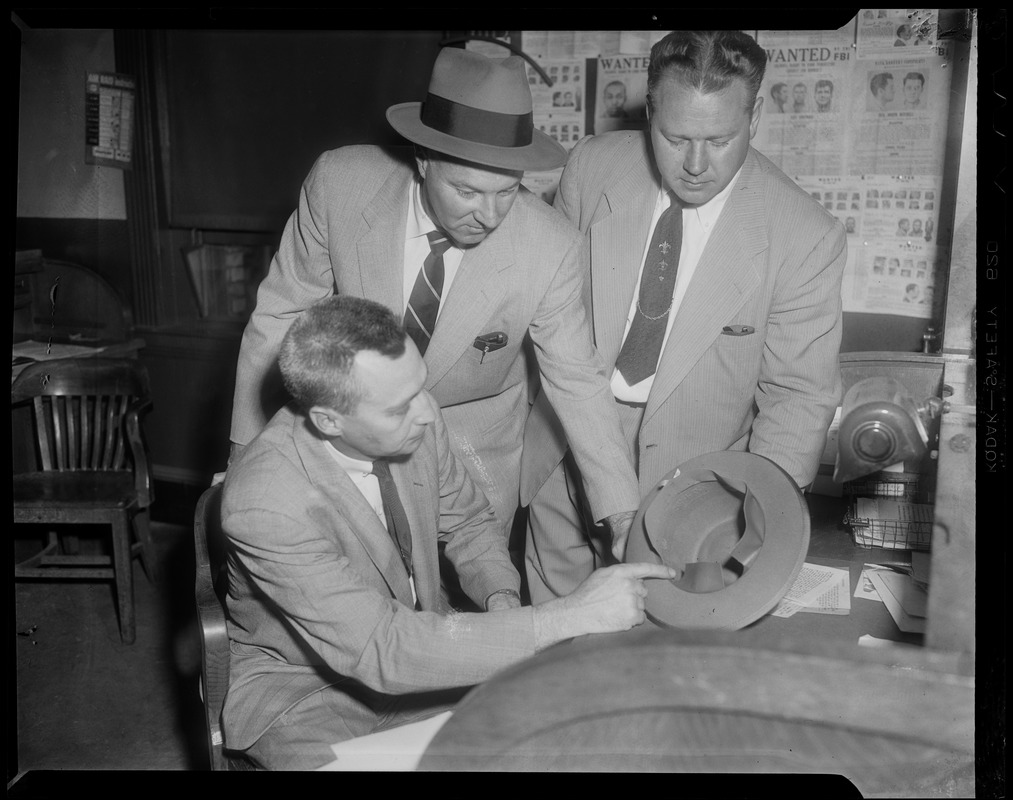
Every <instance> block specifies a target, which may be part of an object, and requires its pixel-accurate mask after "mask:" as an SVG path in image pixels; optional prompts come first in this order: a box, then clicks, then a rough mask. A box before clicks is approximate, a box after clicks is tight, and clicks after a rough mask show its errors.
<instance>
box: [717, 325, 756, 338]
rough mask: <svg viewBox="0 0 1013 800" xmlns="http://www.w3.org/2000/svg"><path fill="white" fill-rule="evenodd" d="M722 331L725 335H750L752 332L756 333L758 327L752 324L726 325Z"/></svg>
mask: <svg viewBox="0 0 1013 800" xmlns="http://www.w3.org/2000/svg"><path fill="white" fill-rule="evenodd" d="M721 333H722V334H724V335H725V336H748V335H749V334H751V333H756V328H754V327H753V326H752V325H725V327H723V328H722V329H721Z"/></svg>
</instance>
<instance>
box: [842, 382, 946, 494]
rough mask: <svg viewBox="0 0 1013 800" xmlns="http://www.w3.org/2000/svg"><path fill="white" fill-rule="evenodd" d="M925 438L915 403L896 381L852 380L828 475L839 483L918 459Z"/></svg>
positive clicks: (923, 449) (923, 446) (926, 440)
mask: <svg viewBox="0 0 1013 800" xmlns="http://www.w3.org/2000/svg"><path fill="white" fill-rule="evenodd" d="M928 438H929V437H928V433H927V431H926V430H925V426H924V423H923V422H922V420H921V417H920V416H919V412H918V407H917V406H916V405H915V403H914V400H913V399H912V398H911V396H910V394H909V393H908V392H907V390H906V389H905V388H904V385H903V384H901V383H900V381H896V380H894V379H893V378H887V377H874V378H865V379H864V380H861V381H858V383H856V384H855V385H854V386H852V387H851V388H850V389H848V391H847V393H846V394H845V395H844V402H843V403H842V405H841V428H840V433H839V434H838V440H837V464H836V466H835V468H834V480H835V481H838V482H840V483H843V482H844V481H850V480H852V479H854V478H860V477H862V476H864V475H868V474H869V473H870V472H875V471H877V470H880V469H883V468H884V467H888V466H890V465H892V464H897V463H899V462H902V461H905V460H907V459H914V458H918V457H920V456H921V455H922V454H923V453H924V452H925V449H926V447H927V445H928Z"/></svg>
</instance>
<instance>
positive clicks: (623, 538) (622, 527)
mask: <svg viewBox="0 0 1013 800" xmlns="http://www.w3.org/2000/svg"><path fill="white" fill-rule="evenodd" d="M636 515H637V512H636V511H620V512H619V513H618V514H613V515H612V516H610V517H606V518H605V522H606V524H607V525H608V529H609V532H610V533H611V534H612V555H613V557H614V558H615V560H616V561H618V562H619V563H620V564H621V563H622V561H623V556H625V555H626V542H627V541H628V540H629V538H630V527H631V526H632V525H633V518H634V517H635V516H636Z"/></svg>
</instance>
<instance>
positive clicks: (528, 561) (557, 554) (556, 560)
mask: <svg viewBox="0 0 1013 800" xmlns="http://www.w3.org/2000/svg"><path fill="white" fill-rule="evenodd" d="M616 407H617V409H618V410H619V420H620V422H621V423H622V427H623V436H624V437H625V438H626V444H627V445H628V446H629V448H630V452H631V453H633V454H634V458H635V457H636V453H637V438H638V436H639V433H640V423H641V421H642V420H643V418H644V406H643V405H631V404H629V403H623V402H620V401H618V400H617V401H616ZM635 466H636V465H635ZM587 509H588V505H587V501H586V498H585V497H584V484H583V481H582V479H581V476H580V471H579V470H578V468H577V464H576V462H575V461H574V458H573V455H572V454H571V453H570V451H569V450H568V451H567V452H566V456H565V457H564V458H563V460H562V461H561V462H560V463H559V464H557V465H556V468H555V469H554V470H553V471H552V473H550V475H549V477H548V478H547V479H546V481H545V483H544V484H542V487H541V488H540V489H539V490H538V492H537V493H536V494H535V496H534V498H532V500H531V505H529V506H528V529H527V538H526V539H525V543H524V572H525V576H526V578H527V584H528V594H529V595H530V597H531V604H532V605H538V604H539V603H544V602H545V601H546V600H552V599H554V598H556V597H565V596H566V595H568V594H570V593H571V592H572V591H573V590H574V589H576V588H577V587H578V586H579V585H580V584H581V582H582V581H583V580H585V579H586V578H587V577H588V576H589V575H590V574H591V573H592V572H594V571H595V570H596V569H597V568H598V567H601V566H604V565H606V564H609V563H614V562H615V559H614V558H613V557H612V553H611V534H610V532H609V530H608V528H607V526H603V525H598V524H596V523H595V521H594V520H593V519H591V515H590V512H589V511H588V510H587Z"/></svg>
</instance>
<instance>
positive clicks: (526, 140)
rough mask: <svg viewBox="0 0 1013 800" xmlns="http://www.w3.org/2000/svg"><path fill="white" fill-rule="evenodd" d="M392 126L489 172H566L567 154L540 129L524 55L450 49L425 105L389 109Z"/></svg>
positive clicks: (443, 53)
mask: <svg viewBox="0 0 1013 800" xmlns="http://www.w3.org/2000/svg"><path fill="white" fill-rule="evenodd" d="M387 121H388V122H390V124H391V126H392V127H393V128H394V130H396V131H397V132H398V133H400V134H401V135H402V136H404V137H405V138H406V139H408V140H409V141H411V142H414V143H415V144H418V145H422V146H423V147H427V148H430V149H432V150H435V151H437V152H439V153H445V154H447V155H450V156H454V157H455V158H460V159H463V160H465V161H471V162H473V163H475V164H481V165H483V166H489V167H499V168H502V169H519V170H545V169H554V168H555V167H561V166H562V165H563V164H564V162H565V161H566V150H564V149H563V147H562V145H560V144H559V143H558V142H557V141H556V140H555V139H553V138H552V137H550V136H547V135H546V134H544V133H542V132H541V131H537V130H535V126H534V122H533V116H532V111H531V90H530V89H529V88H528V79H527V75H526V72H525V69H524V60H523V59H522V58H520V57H519V56H510V57H509V58H503V59H493V58H487V57H486V56H484V55H482V54H481V53H476V52H473V51H470V50H462V49H460V48H457V47H445V48H443V49H442V50H440V52H439V54H438V55H437V56H436V63H435V64H433V73H432V76H431V77H430V79H429V93H428V94H427V95H426V99H425V100H424V101H423V102H421V103H420V102H413V103H398V104H397V105H393V106H391V107H390V108H388V109H387Z"/></svg>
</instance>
